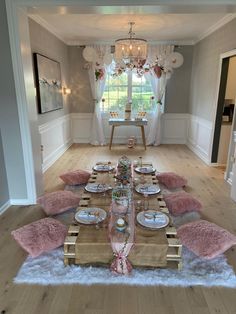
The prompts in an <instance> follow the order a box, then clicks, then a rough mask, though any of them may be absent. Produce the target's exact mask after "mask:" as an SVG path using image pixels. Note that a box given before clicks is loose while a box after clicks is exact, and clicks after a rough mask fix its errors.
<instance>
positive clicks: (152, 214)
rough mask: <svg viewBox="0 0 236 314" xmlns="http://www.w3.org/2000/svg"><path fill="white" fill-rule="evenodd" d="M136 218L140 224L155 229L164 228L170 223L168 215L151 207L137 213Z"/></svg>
mask: <svg viewBox="0 0 236 314" xmlns="http://www.w3.org/2000/svg"><path fill="white" fill-rule="evenodd" d="M136 218H137V222H138V223H139V224H140V225H141V226H143V227H145V228H150V229H155V230H157V229H161V228H165V227H167V226H168V225H169V223H170V218H169V216H168V215H166V214H165V213H162V212H160V211H157V210H153V209H150V210H146V211H142V212H140V213H138V214H137V217H136Z"/></svg>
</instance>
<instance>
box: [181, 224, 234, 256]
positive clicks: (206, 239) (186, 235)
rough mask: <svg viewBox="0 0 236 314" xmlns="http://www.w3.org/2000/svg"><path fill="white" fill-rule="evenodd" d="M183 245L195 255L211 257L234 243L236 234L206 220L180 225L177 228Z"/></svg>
mask: <svg viewBox="0 0 236 314" xmlns="http://www.w3.org/2000/svg"><path fill="white" fill-rule="evenodd" d="M177 234H178V237H179V238H180V240H181V242H182V244H183V245H185V246H186V247H187V248H188V249H189V250H190V251H192V252H193V253H195V254H196V255H198V256H200V257H203V258H205V259H211V258H214V257H216V256H217V255H219V254H221V253H224V252H225V251H227V250H228V249H229V248H230V247H231V246H233V245H236V236H235V235H233V234H231V233H230V232H228V231H227V230H225V229H223V228H221V227H219V226H217V225H215V224H214V223H210V222H208V221H206V220H198V221H194V222H190V223H188V224H185V225H182V226H181V227H179V228H178V230H177Z"/></svg>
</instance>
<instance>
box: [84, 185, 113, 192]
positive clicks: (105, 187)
mask: <svg viewBox="0 0 236 314" xmlns="http://www.w3.org/2000/svg"><path fill="white" fill-rule="evenodd" d="M111 189H112V187H111V186H110V185H108V184H101V183H88V184H87V185H86V186H85V190H86V191H87V192H90V193H103V192H106V191H109V190H111Z"/></svg>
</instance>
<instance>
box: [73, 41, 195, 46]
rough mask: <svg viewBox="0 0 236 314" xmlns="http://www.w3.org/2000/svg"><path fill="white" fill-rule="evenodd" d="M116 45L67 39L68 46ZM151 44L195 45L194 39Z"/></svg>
mask: <svg viewBox="0 0 236 314" xmlns="http://www.w3.org/2000/svg"><path fill="white" fill-rule="evenodd" d="M96 44H100V45H111V46H112V45H115V43H114V41H113V42H111V41H94V42H88V41H81V40H69V41H67V45H68V46H86V45H96ZM148 44H149V45H175V46H192V45H194V40H160V41H158V40H155V41H148Z"/></svg>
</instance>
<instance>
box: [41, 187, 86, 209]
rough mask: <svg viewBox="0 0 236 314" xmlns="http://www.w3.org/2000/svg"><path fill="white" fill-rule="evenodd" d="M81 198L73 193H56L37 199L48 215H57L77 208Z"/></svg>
mask: <svg viewBox="0 0 236 314" xmlns="http://www.w3.org/2000/svg"><path fill="white" fill-rule="evenodd" d="M79 201H80V198H79V196H77V195H76V194H74V193H73V192H71V191H56V192H51V193H47V194H45V195H44V196H41V197H39V198H38V199H37V202H38V203H39V204H41V205H42V207H43V210H44V212H45V213H46V214H47V215H55V214H59V213H62V212H64V211H66V210H67V209H70V208H73V207H77V206H78V205H79Z"/></svg>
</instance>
